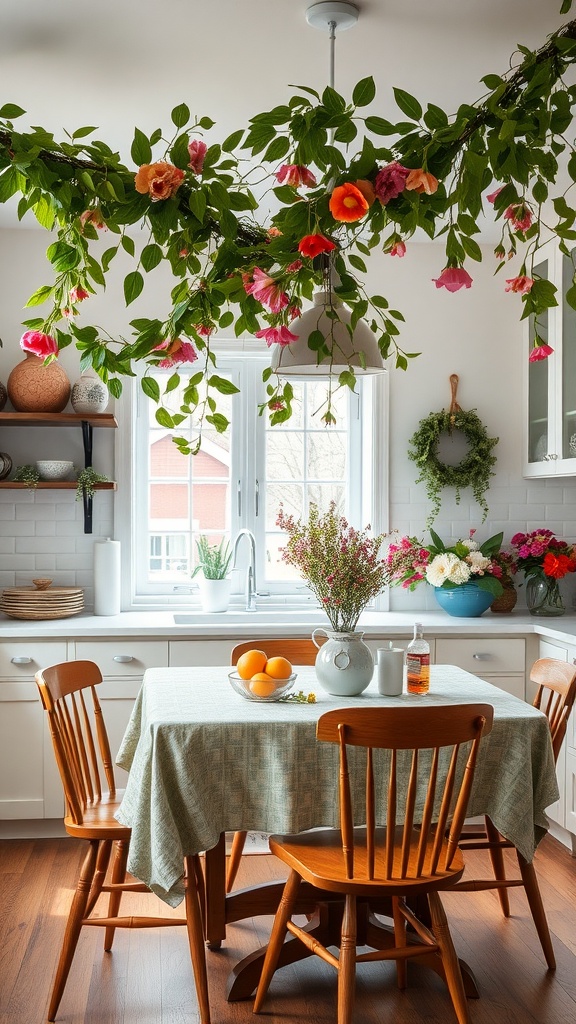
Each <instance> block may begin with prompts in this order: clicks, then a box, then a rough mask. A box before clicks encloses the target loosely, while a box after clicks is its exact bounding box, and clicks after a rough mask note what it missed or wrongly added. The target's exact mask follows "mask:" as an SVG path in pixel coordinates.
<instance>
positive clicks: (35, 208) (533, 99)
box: [0, 0, 576, 451]
mask: <svg viewBox="0 0 576 1024" xmlns="http://www.w3.org/2000/svg"><path fill="white" fill-rule="evenodd" d="M571 5H572V0H563V2H562V6H561V12H562V13H566V12H568V11H569V10H570V8H571ZM517 53H518V57H517V59H516V58H515V59H513V60H511V62H510V64H511V67H510V68H509V69H508V70H507V71H505V72H504V74H502V75H498V74H488V75H486V76H485V77H484V78H483V80H482V83H483V86H482V88H483V96H482V97H481V99H480V100H479V101H478V102H477V103H474V104H471V103H463V104H461V105H458V104H455V106H456V107H457V110H456V114H454V115H450V114H448V113H446V112H444V111H443V110H442V109H441V108H440V107H438V106H437V105H436V104H433V103H428V104H424V105H423V104H422V103H421V102H420V100H419V99H418V98H416V97H415V96H412V95H411V94H409V93H408V92H406V91H404V90H402V89H399V88H396V89H394V97H395V101H396V104H397V107H398V109H399V114H398V120H395V121H389V120H386V119H385V118H383V117H381V116H378V115H375V114H367V115H366V116H364V108H366V107H369V106H370V105H371V104H372V103H373V101H374V99H375V94H376V90H375V85H374V81H373V79H372V78H371V77H367V78H364V79H363V80H362V81H360V82H358V84H357V85H356V86H355V87H354V89H353V91H352V96H351V98H350V99H349V100H348V99H346V98H344V97H343V96H341V95H340V94H339V93H338V92H336V91H335V90H334V89H333V88H331V87H327V88H326V89H324V91H323V92H322V94H320V93H318V92H317V91H315V90H314V89H310V88H307V87H304V86H297V87H295V88H294V91H293V93H292V94H291V95H290V96H289V97H288V98H287V100H286V102H285V103H284V104H281V105H279V106H277V107H275V108H274V109H273V110H269V111H266V112H264V113H259V114H256V115H255V116H254V117H252V118H251V119H250V122H249V124H248V126H246V127H241V128H239V129H238V130H237V131H235V132H233V133H232V134H231V135H230V136H228V137H227V138H226V139H223V140H221V139H218V140H217V141H214V140H211V139H210V138H209V134H210V132H211V130H212V129H213V128H214V122H213V121H212V120H211V118H209V117H205V116H202V117H194V116H193V115H192V114H191V112H190V110H189V108H188V106H187V105H186V104H185V103H181V104H179V105H178V106H176V107H174V108H173V110H172V112H171V122H172V127H171V129H170V131H166V130H162V129H160V128H158V129H157V130H155V131H153V132H152V133H151V134H150V135H147V134H146V133H145V132H143V131H142V130H141V129H139V128H135V129H134V135H133V139H132V144H131V154H130V155H131V161H132V165H131V166H127V165H126V164H124V163H123V162H122V160H121V158H120V156H119V154H118V153H117V152H114V151H113V150H112V149H111V148H110V146H108V145H107V144H106V143H105V142H102V141H99V140H97V139H94V138H93V135H94V132H95V131H96V129H95V128H93V127H91V126H87V127H80V128H77V129H76V130H75V131H70V132H68V133H67V138H66V141H64V142H62V143H60V142H57V141H56V140H55V138H54V136H53V135H52V134H51V133H50V132H48V131H47V130H45V129H43V128H41V127H32V128H30V129H29V130H26V129H25V128H23V127H21V126H20V125H18V126H17V127H15V124H14V122H15V121H18V119H19V118H21V117H22V116H23V115H24V113H25V111H24V110H23V109H22V108H21V107H20V106H18V105H17V104H15V103H5V104H4V105H3V106H2V107H1V108H0V202H2V203H3V202H7V201H8V200H10V199H11V198H12V197H13V196H15V195H17V196H18V197H19V203H18V214H19V216H20V217H23V216H24V215H25V214H26V213H27V212H28V211H32V212H33V214H34V215H35V217H36V219H37V221H38V222H39V223H40V224H41V225H42V226H43V227H44V228H46V229H47V230H48V231H50V232H53V233H54V234H55V237H54V239H53V240H51V244H50V245H49V246H48V249H47V258H48V262H49V265H50V272H51V280H49V282H48V283H45V284H41V285H40V286H39V287H38V288H37V289H36V291H35V292H34V293H33V295H31V296H30V298H29V300H28V306H29V307H36V306H43V305H45V304H48V312H46V311H44V312H43V313H42V315H41V316H36V317H33V318H32V319H30V320H27V321H25V323H24V326H25V327H26V328H27V330H26V332H25V336H27V337H28V342H27V345H28V346H33V345H36V347H35V348H34V347H28V349H27V350H28V351H35V352H37V353H38V354H40V355H42V356H43V357H46V353H47V352H48V353H49V357H54V356H56V355H57V353H58V351H59V350H60V349H62V348H64V347H66V346H68V345H70V344H75V345H76V347H77V348H78V349H79V350H80V353H81V369H82V370H84V369H86V368H87V367H88V366H93V367H94V369H95V370H96V372H97V373H98V374H99V375H100V377H101V378H102V380H103V381H104V382H105V383H106V384H107V386H108V388H109V390H110V392H111V394H112V395H113V396H114V397H119V395H120V394H121V391H122V378H123V377H124V376H133V375H134V373H135V366H136V364H142V363H143V364H144V369H145V371H148V369H149V368H150V369H151V368H154V367H156V366H158V365H159V366H161V367H164V368H168V369H171V370H172V371H173V372H172V374H170V375H169V376H168V378H167V382H166V385H165V390H164V392H163V393H162V392H161V387H160V385H159V383H158V381H157V380H156V378H154V377H153V376H152V375H151V374H150V373H148V372H145V373H144V375H143V377H142V385H141V386H142V388H143V390H144V392H145V394H146V395H148V397H150V398H151V399H152V400H153V401H155V402H156V403H158V406H159V408H158V410H157V413H156V418H157V420H158V422H159V423H160V424H161V425H162V426H163V427H165V428H167V429H169V430H172V431H176V432H177V430H178V427H179V426H180V424H181V423H182V422H183V421H184V420H186V418H187V417H188V416H190V415H193V414H194V415H195V416H197V417H198V418H200V419H201V420H202V419H204V418H205V419H206V421H207V422H208V423H209V424H210V425H211V426H212V427H213V428H215V429H216V430H218V431H224V430H226V429H227V426H228V421H227V419H226V417H225V416H224V415H223V414H222V413H220V412H219V411H218V408H217V398H218V394H222V393H231V392H232V391H234V390H236V389H235V387H234V385H233V384H231V382H230V381H229V380H228V379H226V378H224V377H222V376H220V375H219V374H218V372H217V368H216V357H215V353H214V351H213V345H212V339H213V338H214V337H215V336H217V335H218V334H220V335H222V334H223V333H224V335H225V336H227V337H229V336H230V333H232V334H233V335H234V336H235V337H240V336H245V335H251V336H255V337H258V338H262V339H264V340H265V341H266V343H267V344H268V345H290V344H291V343H292V342H293V340H294V337H295V335H294V331H293V329H292V330H291V327H293V325H294V322H295V321H296V320H297V318H298V317H299V315H300V313H301V311H302V309H303V306H304V305H305V304H306V303H308V302H309V301H310V299H311V297H312V293H313V291H314V289H315V288H323V287H326V285H327V282H329V281H330V280H332V282H336V281H337V282H338V283H337V284H335V286H334V290H335V291H336V293H337V295H338V297H339V299H341V300H342V302H343V303H344V305H345V306H346V307H348V310H350V311H351V316H352V319H351V324H352V328H353V327H354V325H355V323H356V322H357V321H358V319H360V318H363V319H365V320H367V322H368V324H369V326H370V328H371V329H372V331H373V332H374V334H375V336H376V339H377V342H378V346H379V349H380V352H381V354H382V356H383V358H384V359H387V358H391V359H392V360H393V362H394V363H395V365H396V367H397V368H399V369H406V368H407V366H408V364H409V360H410V359H412V358H413V357H414V356H415V355H417V353H414V352H407V351H405V350H404V349H403V348H402V347H401V345H400V340H399V335H400V329H401V324H402V321H403V319H404V318H403V315H402V313H401V311H399V310H395V309H393V308H391V305H390V302H389V301H388V300H387V298H386V297H385V296H384V295H381V294H371V293H370V292H369V291H368V290H367V288H366V285H365V275H366V273H367V269H368V268H367V263H366V260H367V259H368V258H369V257H370V255H371V253H372V252H373V251H375V250H380V251H382V252H383V253H384V254H386V255H389V256H390V257H391V258H404V256H405V255H407V254H408V252H409V249H410V244H411V239H412V238H413V237H414V235H415V234H416V233H418V232H420V233H421V232H422V231H423V232H424V233H425V234H426V236H427V237H429V238H437V237H442V239H443V240H444V242H445V257H444V259H443V261H442V262H443V263H444V265H443V266H442V265H440V266H439V267H438V272H437V274H436V276H435V277H434V278H433V282H432V281H431V282H430V287H433V286H434V285H435V287H436V288H444V289H446V290H447V291H448V292H456V291H459V290H460V289H468V288H470V287H472V286H473V274H471V273H470V269H471V267H472V265H473V263H474V262H475V261H480V260H481V259H482V252H481V249H480V247H479V245H478V243H477V241H476V238H475V236H476V235H477V233H478V232H479V230H480V227H481V218H482V216H483V213H484V209H485V205H484V203H483V197H484V196H485V200H486V202H487V203H488V205H489V206H490V204H491V205H492V209H493V212H494V215H495V217H496V220H497V221H499V222H500V224H501V238H500V241H499V243H498V244H497V246H496V248H495V250H494V254H495V259H496V270H497V271H498V270H501V269H502V268H503V267H504V266H506V264H507V263H508V261H509V260H510V259H512V258H514V257H516V256H519V257H520V265H519V267H518V268H517V272H516V273H515V274H513V276H510V277H507V278H506V283H505V289H506V291H508V292H510V293H511V301H517V302H518V303H519V304H520V305H521V307H522V314H521V315H522V318H525V317H526V316H528V315H531V316H533V317H534V319H535V324H536V330H535V339H534V348H533V351H532V354H531V358H532V359H545V358H548V357H549V356H550V355H551V353H552V350H551V348H550V346H548V345H546V344H544V342H543V341H542V339H541V338H540V336H539V334H538V319H537V318H538V316H539V315H540V314H542V313H544V312H545V311H546V310H547V309H548V308H549V307H551V306H554V305H557V299H556V296H555V289H554V286H553V285H552V283H551V282H549V281H547V280H543V279H542V278H540V277H539V275H538V273H537V272H536V271H535V269H534V264H535V263H536V264H537V263H538V250H539V247H540V245H541V243H542V241H543V240H544V232H543V230H542V227H543V223H544V216H543V204H545V203H546V204H547V211H546V221H545V222H546V229H547V230H548V231H549V232H551V233H552V234H554V235H555V236H556V237H557V238H558V239H559V241H560V244H561V248H563V251H565V252H568V248H567V246H568V245H569V244H571V242H566V241H564V240H565V239H567V240H570V239H572V235H573V226H574V220H575V217H576V210H575V209H574V208H573V206H571V205H569V198H570V191H569V189H570V187H572V185H573V183H574V182H575V181H576V158H575V156H574V153H573V152H572V144H571V142H570V140H569V139H568V138H567V132H568V129H569V127H570V124H571V121H572V110H573V107H574V105H575V104H576V90H575V89H574V87H573V86H568V85H567V84H566V79H567V78H569V72H570V70H571V65H573V64H575V63H576V20H573V21H570V22H568V23H567V24H566V25H564V26H562V27H560V28H558V30H557V31H556V32H554V33H553V34H552V35H551V36H550V37H549V39H548V40H547V41H546V42H545V43H544V44H543V45H542V46H541V47H540V48H539V49H536V50H530V49H529V48H527V47H522V46H521V47H519V48H518V51H517ZM570 154H571V155H570ZM564 157H567V159H563V158H564ZM247 163H249V166H248V169H247ZM564 166H566V169H567V177H568V179H569V188H568V189H566V183H565V180H564ZM559 167H561V168H562V175H559V173H558V171H559ZM266 177H267V178H268V182H269V185H270V189H271V190H272V192H273V195H274V204H273V205H274V210H275V212H274V213H273V214H270V212H269V211H270V202H269V197H268V194H267V191H269V190H267V189H266V187H265V185H263V184H262V182H263V180H264V181H265V179H266ZM491 186H495V187H494V188H493V190H492V191H491V192H490V193H489V194H488V195H486V193H487V191H488V190H489V189H490V188H491ZM259 195H263V196H264V197H265V198H264V200H263V201H262V209H261V210H260V200H259V199H258V198H257V196H259ZM552 210H553V211H554V212H553V214H552ZM548 212H550V215H548ZM133 225H140V226H141V227H142V228H143V230H142V232H141V236H140V237H141V239H142V241H139V244H136V243H135V241H134V237H133V231H132V226H133ZM121 250H123V251H124V252H125V253H126V254H127V255H128V256H129V257H132V258H133V259H134V268H133V269H132V270H130V271H129V273H127V274H126V276H125V277H124V281H123V285H124V297H125V302H126V306H127V307H128V306H133V305H134V304H136V303H137V300H138V299H139V297H140V295H141V293H142V292H143V290H144V289H145V287H146V282H147V279H148V277H149V275H150V274H152V273H153V272H154V270H155V269H156V268H157V267H158V266H159V265H161V264H164V265H165V264H168V266H169V267H170V270H171V273H172V278H173V285H172V288H171V291H170V293H169V294H167V295H166V296H165V300H164V303H162V302H159V304H158V314H157V316H156V317H153V318H150V317H144V316H141V315H138V313H137V312H135V313H134V314H133V316H132V319H131V321H130V324H129V325H128V324H127V326H126V333H129V332H130V336H129V337H128V338H124V337H120V338H119V337H118V335H117V333H116V332H109V331H108V330H107V329H106V327H105V326H96V325H94V324H92V323H91V322H90V306H91V303H90V298H91V297H92V295H93V294H94V293H95V292H96V291H97V290H98V289H100V288H104V287H105V285H106V278H107V276H108V275H109V274H111V273H113V268H114V266H115V264H114V261H115V259H116V256H117V255H118V253H119V251H121ZM465 264H466V265H465ZM332 271H334V274H332ZM566 299H567V301H568V303H569V304H570V305H573V306H575V307H576V288H574V286H573V285H572V286H571V287H569V288H568V291H567V294H566ZM331 314H332V315H333V316H334V318H337V317H338V311H337V307H334V308H333V309H332V311H331ZM80 316H82V318H83V319H82V322H81V321H80V319H79V318H80ZM319 335H320V332H319V331H312V333H311V334H310V336H309V338H308V344H309V346H310V348H311V349H312V350H313V351H315V353H316V358H317V361H318V363H325V364H326V366H327V367H329V366H330V362H331V356H332V353H331V351H330V348H329V344H328V343H327V342H326V340H325V339H323V337H322V336H321V335H320V336H319ZM32 337H33V338H34V339H35V341H33V340H32ZM362 356H363V353H361V352H357V353H355V358H356V357H357V358H356V364H354V362H352V361H351V363H350V365H349V366H348V367H347V369H345V370H344V371H342V372H341V373H340V376H339V377H338V379H337V381H332V382H331V388H329V389H328V397H327V401H326V404H325V406H324V407H323V408H322V410H321V411H320V415H321V417H322V418H323V420H324V422H326V423H331V422H334V415H333V411H332V405H331V397H330V396H331V394H332V393H333V391H334V388H335V387H343V388H351V389H353V388H354V386H355V382H356V376H355V369H354V366H355V365H358V363H360V364H361V363H362ZM181 374H183V375H184V377H185V381H184V383H185V387H184V389H183V402H182V406H181V409H180V411H179V412H177V413H175V412H173V411H170V410H169V409H168V408H167V407H164V405H163V404H162V403H163V397H164V395H165V394H167V393H168V392H172V391H173V390H174V389H175V388H176V387H178V385H179V383H180V375H181ZM264 379H265V383H266V396H265V401H264V404H263V406H262V410H263V411H267V413H268V414H269V416H270V419H271V422H272V423H278V422H282V421H283V420H286V419H288V418H289V416H290V415H291V410H292V395H293V392H292V388H291V385H290V382H289V381H286V380H283V379H282V377H281V376H280V375H279V374H277V373H276V372H274V371H272V370H271V369H270V370H266V371H265V374H264ZM202 380H204V382H205V385H206V387H205V388H203V389H200V388H199V387H198V384H199V383H200V381H202ZM206 390H207V393H208V399H207V400H205V399H204V397H202V398H200V393H202V395H204V394H205V392H206ZM174 440H175V442H176V443H177V444H178V446H179V447H180V448H181V450H183V451H188V450H190V449H189V448H188V447H187V444H186V442H185V441H184V440H183V439H182V438H178V436H175V437H174Z"/></svg>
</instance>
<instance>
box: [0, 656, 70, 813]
mask: <svg viewBox="0 0 576 1024" xmlns="http://www.w3.org/2000/svg"><path fill="white" fill-rule="evenodd" d="M66 654H67V645H66V644H65V643H63V642H55V643H37V642H36V641H28V640H22V641H17V642H16V641H11V642H8V643H4V644H0V818H2V819H8V820H10V819H19V820H27V819H34V818H44V817H51V816H57V815H61V814H62V809H63V800H62V789H61V787H60V786H59V784H58V777H57V771H56V767H55V764H54V756H53V753H52V741H51V739H50V735H49V732H48V728H47V724H46V721H45V719H46V715H45V712H44V710H43V708H42V705H41V703H40V697H39V694H38V687H37V686H36V682H35V680H34V676H35V673H36V672H37V671H38V670H39V669H41V668H46V666H47V665H54V664H56V663H58V662H60V661H66Z"/></svg>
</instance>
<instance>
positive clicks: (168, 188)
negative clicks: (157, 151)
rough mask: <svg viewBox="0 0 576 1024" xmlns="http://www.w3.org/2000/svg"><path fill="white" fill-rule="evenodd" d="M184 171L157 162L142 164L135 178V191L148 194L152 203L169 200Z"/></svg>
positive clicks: (180, 181)
mask: <svg viewBox="0 0 576 1024" xmlns="http://www.w3.org/2000/svg"><path fill="white" fill-rule="evenodd" d="M184 177H185V175H184V171H181V170H180V168H178V167H174V165H173V164H167V163H165V162H164V161H163V160H159V161H158V162H157V163H155V164H142V167H140V169H139V170H138V173H137V174H136V177H135V179H134V180H135V183H136V191H137V192H140V193H141V194H142V195H146V193H148V195H149V196H151V198H152V199H153V200H154V201H157V200H159V199H170V197H171V196H173V195H174V193H175V192H176V191H177V189H178V188H179V187H180V185H181V184H182V181H183V179H184Z"/></svg>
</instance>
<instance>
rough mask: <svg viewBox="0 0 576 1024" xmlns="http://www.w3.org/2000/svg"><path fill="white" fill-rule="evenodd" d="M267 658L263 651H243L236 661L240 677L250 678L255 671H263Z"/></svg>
mask: <svg viewBox="0 0 576 1024" xmlns="http://www.w3.org/2000/svg"><path fill="white" fill-rule="evenodd" d="M266 661H267V658H266V655H265V653H264V651H257V650H253V651H245V652H244V654H241V655H240V657H239V658H238V661H237V663H236V671H237V673H238V675H239V676H240V678H241V679H252V676H255V675H256V673H257V672H263V671H264V666H265V664H266Z"/></svg>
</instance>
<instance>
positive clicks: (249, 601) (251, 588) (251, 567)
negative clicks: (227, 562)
mask: <svg viewBox="0 0 576 1024" xmlns="http://www.w3.org/2000/svg"><path fill="white" fill-rule="evenodd" d="M242 537H247V538H248V543H249V546H250V552H249V561H248V568H247V570H246V589H245V596H246V611H247V612H255V611H256V538H255V536H254V534H253V533H252V531H251V530H246V529H243V530H240V531H239V533H238V536H237V537H236V540H235V541H234V564H233V568H234V569H236V568H237V566H236V557H237V553H238V545H239V543H240V541H241V540H242Z"/></svg>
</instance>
